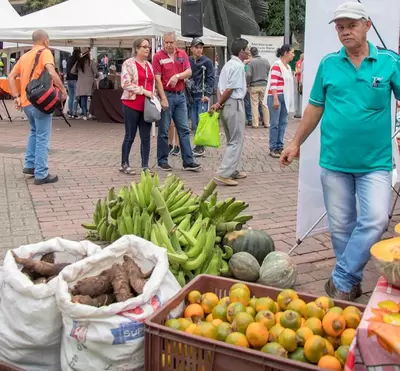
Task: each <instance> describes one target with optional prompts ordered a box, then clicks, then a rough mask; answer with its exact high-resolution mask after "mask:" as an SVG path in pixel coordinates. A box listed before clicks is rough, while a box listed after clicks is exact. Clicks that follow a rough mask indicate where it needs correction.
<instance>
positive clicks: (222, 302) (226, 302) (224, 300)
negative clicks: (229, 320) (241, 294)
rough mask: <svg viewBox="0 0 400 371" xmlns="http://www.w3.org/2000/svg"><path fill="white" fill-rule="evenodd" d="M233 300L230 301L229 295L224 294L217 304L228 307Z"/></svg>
mask: <svg viewBox="0 0 400 371" xmlns="http://www.w3.org/2000/svg"><path fill="white" fill-rule="evenodd" d="M230 303H231V302H230V301H229V296H224V297H223V298H222V299H220V301H219V302H218V304H217V305H222V306H223V307H225V308H227V307H228V305H229V304H230Z"/></svg>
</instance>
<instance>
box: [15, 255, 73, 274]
mask: <svg viewBox="0 0 400 371" xmlns="http://www.w3.org/2000/svg"><path fill="white" fill-rule="evenodd" d="M11 254H12V255H13V257H14V259H15V261H16V263H17V264H21V265H22V266H23V267H24V268H26V269H27V270H29V271H31V272H34V273H37V274H40V275H41V276H45V277H51V276H57V275H58V274H59V273H60V272H61V271H62V270H63V269H64V268H65V267H66V266H67V265H69V263H58V264H52V263H47V262H45V261H40V260H34V259H25V258H19V257H18V256H17V254H16V253H15V252H14V251H12V250H11Z"/></svg>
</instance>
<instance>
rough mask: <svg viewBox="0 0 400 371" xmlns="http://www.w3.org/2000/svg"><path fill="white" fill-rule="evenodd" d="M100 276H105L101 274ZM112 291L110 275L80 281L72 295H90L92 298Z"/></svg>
mask: <svg viewBox="0 0 400 371" xmlns="http://www.w3.org/2000/svg"><path fill="white" fill-rule="evenodd" d="M100 274H103V272H102V273H100ZM111 291H112V286H111V282H110V277H109V275H108V274H107V275H104V276H102V275H99V276H92V277H86V278H84V279H82V280H80V281H78V282H77V283H76V285H75V287H74V288H73V289H72V295H89V296H91V297H92V298H94V297H96V296H99V295H103V294H107V293H109V292H111Z"/></svg>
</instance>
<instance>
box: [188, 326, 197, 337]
mask: <svg viewBox="0 0 400 371" xmlns="http://www.w3.org/2000/svg"><path fill="white" fill-rule="evenodd" d="M196 327H197V325H196V324H195V323H192V324H191V325H190V326H189V327H188V328H187V329H186V330H185V332H186V333H187V334H191V335H193V332H194V330H195V329H196Z"/></svg>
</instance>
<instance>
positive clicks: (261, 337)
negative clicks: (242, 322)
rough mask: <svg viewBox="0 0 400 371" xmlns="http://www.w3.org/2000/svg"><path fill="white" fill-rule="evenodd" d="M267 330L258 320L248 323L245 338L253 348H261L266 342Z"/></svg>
mask: <svg viewBox="0 0 400 371" xmlns="http://www.w3.org/2000/svg"><path fill="white" fill-rule="evenodd" d="M268 336H269V333H268V330H267V328H266V327H265V326H264V325H263V324H262V323H259V322H253V323H250V324H249V325H248V326H247V329H246V338H247V340H248V342H249V344H250V345H251V346H252V347H253V348H262V347H263V346H264V345H265V344H267V342H268Z"/></svg>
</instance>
